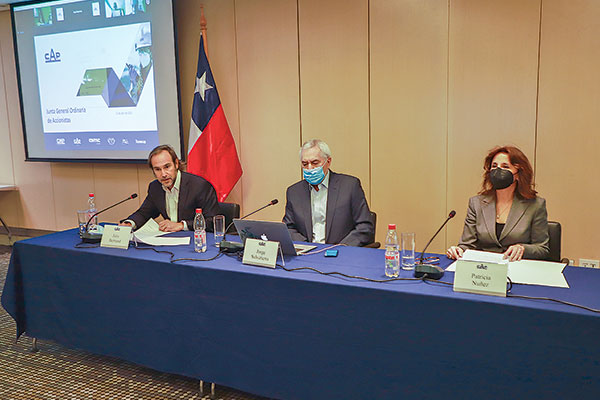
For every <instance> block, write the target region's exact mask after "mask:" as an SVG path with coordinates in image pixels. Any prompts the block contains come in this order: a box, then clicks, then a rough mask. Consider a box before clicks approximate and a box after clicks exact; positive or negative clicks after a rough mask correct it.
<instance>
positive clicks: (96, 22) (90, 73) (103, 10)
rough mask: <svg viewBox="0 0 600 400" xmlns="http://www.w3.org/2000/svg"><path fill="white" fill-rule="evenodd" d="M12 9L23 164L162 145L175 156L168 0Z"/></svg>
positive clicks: (134, 152) (67, 2)
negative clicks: (20, 106) (20, 108)
mask: <svg viewBox="0 0 600 400" xmlns="http://www.w3.org/2000/svg"><path fill="white" fill-rule="evenodd" d="M11 10H12V17H13V27H14V31H15V37H16V39H17V40H16V43H17V46H16V48H15V51H16V53H17V59H18V71H19V78H20V79H19V84H20V89H21V93H20V94H21V105H22V112H23V131H24V135H25V142H26V152H27V159H28V160H33V161H38V160H39V161H48V160H50V161H52V160H57V161H62V160H75V161H78V160H81V161H105V160H108V161H120V160H125V161H142V160H145V159H146V157H147V155H148V152H149V151H150V150H151V149H152V148H154V147H155V146H157V145H159V144H163V143H167V144H171V145H172V146H173V147H174V148H175V149H176V151H177V152H178V153H180V150H181V132H180V121H179V115H180V114H179V108H178V104H179V101H178V92H177V75H176V73H177V68H176V63H175V43H174V33H173V14H172V4H171V1H169V0H160V1H159V0H154V1H152V2H151V1H150V0H137V1H132V0H120V1H118V0H117V1H112V0H111V1H110V2H109V1H104V2H100V1H82V0H55V1H42V2H37V3H31V4H29V3H28V4H26V5H22V6H13V7H12V8H11ZM179 155H180V156H181V154H179Z"/></svg>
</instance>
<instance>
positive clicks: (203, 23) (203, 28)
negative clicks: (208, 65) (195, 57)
mask: <svg viewBox="0 0 600 400" xmlns="http://www.w3.org/2000/svg"><path fill="white" fill-rule="evenodd" d="M200 32H201V33H202V40H203V41H204V52H205V53H206V59H207V60H209V61H210V59H209V58H208V45H207V43H206V17H205V16H204V4H200Z"/></svg>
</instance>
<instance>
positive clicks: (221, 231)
mask: <svg viewBox="0 0 600 400" xmlns="http://www.w3.org/2000/svg"><path fill="white" fill-rule="evenodd" d="M213 228H214V232H215V246H217V247H219V245H220V243H221V240H223V237H225V216H224V215H215V217H214V218H213Z"/></svg>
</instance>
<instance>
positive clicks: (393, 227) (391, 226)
mask: <svg viewBox="0 0 600 400" xmlns="http://www.w3.org/2000/svg"><path fill="white" fill-rule="evenodd" d="M390 229H393V230H396V224H389V225H388V230H390Z"/></svg>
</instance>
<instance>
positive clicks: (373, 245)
mask: <svg viewBox="0 0 600 400" xmlns="http://www.w3.org/2000/svg"><path fill="white" fill-rule="evenodd" d="M371 221H373V232H377V213H374V212H373V211H371ZM373 239H375V238H374V237H373ZM364 247H369V248H371V249H378V248H380V247H381V243H379V242H373V243H369V244H366V245H365V246H364Z"/></svg>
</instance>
